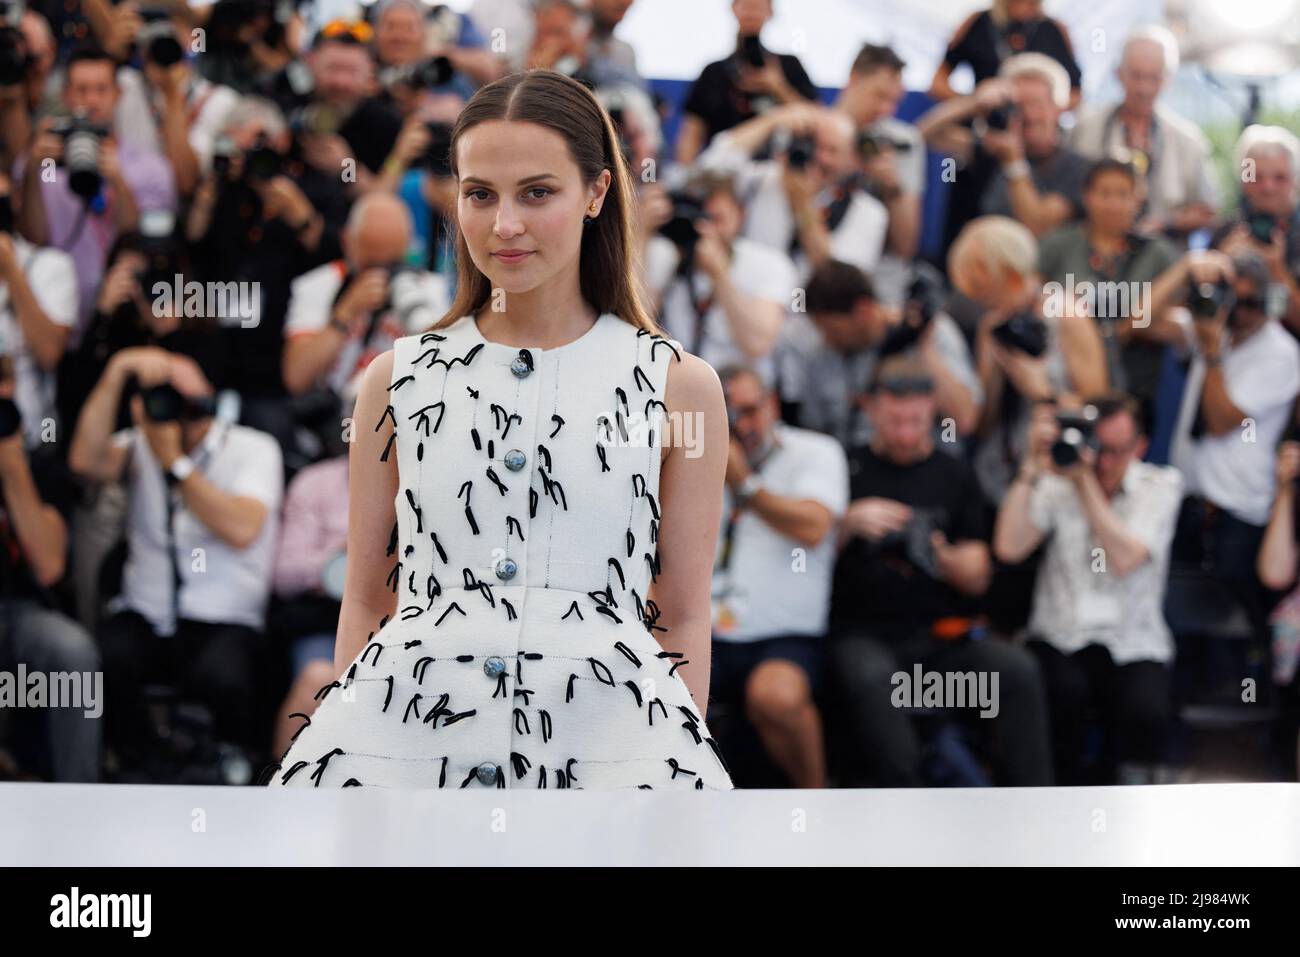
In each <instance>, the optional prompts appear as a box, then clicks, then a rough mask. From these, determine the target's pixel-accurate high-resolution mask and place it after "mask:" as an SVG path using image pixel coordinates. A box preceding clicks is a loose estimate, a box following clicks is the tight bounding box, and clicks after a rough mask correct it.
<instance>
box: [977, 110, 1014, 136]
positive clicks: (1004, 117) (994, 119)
mask: <svg viewBox="0 0 1300 957" xmlns="http://www.w3.org/2000/svg"><path fill="white" fill-rule="evenodd" d="M1015 116H1016V105H1015V104H1014V103H1006V104H1004V105H1002V106H995V107H994V108H993V109H991V110H989V111H988V113H987V114H986V115H985V117H984V123H985V125H986V126H988V128H989V129H991V130H997V131H999V132H1002V131H1005V130H1008V129H1010V128H1011V121H1012V120H1013V119H1014V118H1015Z"/></svg>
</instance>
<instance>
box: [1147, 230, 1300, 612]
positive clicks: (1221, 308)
mask: <svg viewBox="0 0 1300 957" xmlns="http://www.w3.org/2000/svg"><path fill="white" fill-rule="evenodd" d="M1270 276H1271V274H1270V271H1269V267H1268V265H1266V264H1265V262H1264V261H1263V260H1262V259H1261V258H1260V257H1258V256H1255V255H1245V256H1238V257H1237V258H1235V259H1229V258H1228V257H1227V256H1226V255H1224V254H1223V253H1221V252H1217V251H1212V250H1211V251H1207V252H1193V253H1188V254H1187V255H1186V256H1184V257H1183V258H1182V259H1181V260H1179V262H1178V263H1176V264H1175V265H1174V266H1173V267H1171V268H1170V269H1169V270H1167V271H1166V272H1165V274H1164V275H1163V276H1161V277H1160V279H1159V281H1158V282H1157V283H1156V288H1155V291H1154V293H1153V297H1152V298H1153V299H1154V300H1156V301H1157V302H1160V301H1162V299H1163V298H1166V297H1176V298H1180V299H1185V300H1186V301H1187V304H1188V307H1189V308H1190V310H1191V312H1192V316H1193V320H1194V321H1193V323H1192V325H1193V332H1194V335H1193V336H1192V339H1193V341H1192V343H1191V345H1192V347H1193V349H1194V357H1193V359H1192V363H1191V368H1190V370H1189V372H1188V376H1187V384H1186V386H1185V387H1184V390H1183V401H1182V406H1181V408H1180V410H1179V414H1178V423H1177V425H1176V426H1175V427H1174V436H1173V445H1172V447H1171V450H1170V460H1171V462H1172V463H1173V464H1174V465H1175V466H1177V468H1178V469H1179V471H1181V472H1182V473H1183V478H1184V480H1185V481H1186V483H1187V495H1188V497H1187V500H1186V501H1185V502H1184V505H1183V515H1182V517H1181V518H1180V520H1179V530H1178V537H1177V539H1176V540H1175V543H1174V557H1175V558H1176V559H1178V560H1185V561H1189V562H1197V563H1200V564H1201V565H1202V566H1203V567H1206V568H1209V569H1212V570H1213V572H1214V574H1216V575H1217V576H1219V577H1220V578H1221V579H1222V580H1224V581H1226V582H1228V583H1229V584H1230V585H1231V586H1232V587H1233V589H1234V591H1236V592H1237V594H1238V597H1239V598H1240V599H1241V600H1242V601H1243V602H1244V603H1245V605H1246V608H1247V610H1248V612H1249V613H1250V614H1251V615H1252V618H1253V620H1254V622H1255V623H1256V624H1257V625H1260V626H1261V627H1262V623H1263V614H1264V609H1265V606H1266V605H1267V603H1268V602H1267V599H1266V596H1265V595H1264V594H1263V593H1262V591H1261V589H1260V585H1259V580H1258V578H1257V577H1256V575H1255V559H1256V556H1257V555H1258V553H1259V546H1260V541H1261V540H1262V539H1263V536H1264V527H1265V525H1266V524H1267V522H1268V514H1269V509H1270V507H1271V506H1272V503H1273V495H1274V491H1275V473H1274V466H1273V450H1274V449H1275V448H1277V444H1278V441H1279V440H1280V439H1281V438H1282V434H1283V432H1284V431H1285V430H1286V427H1287V423H1288V422H1289V421H1290V419H1291V410H1292V405H1293V403H1294V401H1295V398H1296V395H1297V394H1300V346H1297V345H1296V342H1295V340H1294V339H1293V338H1292V337H1291V336H1289V335H1288V334H1287V332H1286V330H1285V329H1283V328H1282V325H1281V324H1280V323H1279V322H1278V321H1277V318H1276V316H1275V315H1274V314H1273V311H1272V309H1271V304H1270V303H1269V301H1268V288H1269V280H1270ZM1171 289H1172V290H1173V292H1170V290H1171Z"/></svg>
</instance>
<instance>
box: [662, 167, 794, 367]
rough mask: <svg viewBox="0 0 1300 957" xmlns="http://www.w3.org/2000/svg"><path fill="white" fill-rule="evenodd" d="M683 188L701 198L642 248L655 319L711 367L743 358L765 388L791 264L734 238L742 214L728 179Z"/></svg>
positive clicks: (683, 206) (789, 288) (700, 180)
mask: <svg viewBox="0 0 1300 957" xmlns="http://www.w3.org/2000/svg"><path fill="white" fill-rule="evenodd" d="M689 192H690V193H691V194H692V195H694V196H700V197H701V198H702V200H703V202H702V203H701V204H699V205H698V206H697V205H693V204H687V203H684V202H683V203H679V209H678V215H677V216H676V217H674V218H673V219H672V220H670V222H669V223H668V224H667V225H666V226H665V227H664V229H663V230H662V231H661V234H660V235H658V236H655V237H654V238H653V239H651V240H650V242H649V245H648V246H647V248H646V252H645V260H646V264H645V269H646V274H647V279H648V282H649V284H650V288H651V290H652V292H653V295H654V298H655V301H656V302H657V303H658V305H659V308H658V314H659V317H660V322H661V323H662V324H663V325H664V328H666V329H667V330H668V334H669V335H670V336H672V337H674V338H676V339H678V340H680V341H681V342H682V343H684V344H685V345H686V348H687V349H688V350H689V351H690V352H691V353H693V354H694V355H697V356H700V357H701V358H702V359H704V361H705V362H707V363H709V364H710V365H711V366H713V367H714V368H715V369H716V368H720V367H722V366H724V365H727V364H728V363H733V362H742V361H743V362H749V363H752V365H753V367H754V369H755V370H757V371H758V373H759V375H760V376H761V377H762V379H763V382H764V384H766V385H771V384H772V382H773V376H774V361H773V356H772V350H773V347H774V346H775V345H776V341H777V336H778V335H779V334H780V332H781V327H782V324H783V323H784V322H785V315H786V304H787V303H788V302H790V297H791V295H792V294H793V292H794V285H795V273H794V264H793V263H791V262H790V260H789V258H787V257H786V256H784V255H782V254H781V253H780V252H778V251H777V250H775V249H771V248H769V247H767V246H762V245H760V244H759V243H756V242H754V241H752V240H749V239H745V238H744V237H743V236H741V235H740V231H741V224H742V222H743V217H744V211H743V210H742V209H741V206H740V201H739V200H738V199H737V198H736V193H735V185H734V184H733V183H732V181H731V179H730V178H729V177H726V176H717V175H713V176H710V175H708V174H704V175H702V176H699V177H697V178H696V179H695V181H694V182H693V183H692V184H691V186H690V187H689ZM670 237H671V238H670Z"/></svg>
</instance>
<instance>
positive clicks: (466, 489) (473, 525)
mask: <svg viewBox="0 0 1300 957" xmlns="http://www.w3.org/2000/svg"><path fill="white" fill-rule="evenodd" d="M473 489H474V482H473V480H471V479H467V480H466V481H465V483H464V484H463V485H461V487H460V491H458V492H457V493H456V497H457V498H460V497H461V496H462V495H464V496H465V517H466V518H467V519H469V527H470V530H471V531H473V532H474V534H475V535H477V534H478V522H476V521H474V510H473V509H472V508H470V504H469V496H470V492H472V491H473Z"/></svg>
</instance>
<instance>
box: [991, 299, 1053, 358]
mask: <svg viewBox="0 0 1300 957" xmlns="http://www.w3.org/2000/svg"><path fill="white" fill-rule="evenodd" d="M993 338H994V339H996V340H997V341H998V343H999V344H1001V345H1004V346H1006V347H1008V348H1010V349H1019V350H1020V351H1021V352H1023V353H1025V354H1026V355H1029V356H1032V357H1034V358H1035V359H1036V358H1038V357H1039V356H1041V355H1042V354H1043V353H1044V352H1046V351H1047V323H1045V322H1043V320H1042V319H1040V318H1038V316H1036V315H1034V314H1033V313H1032V312H1029V311H1028V310H1022V311H1021V312H1017V313H1013V314H1012V316H1011V317H1010V318H1009V319H1007V320H1006V321H1005V322H1003V323H1002V324H1001V325H997V326H994V327H993Z"/></svg>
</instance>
